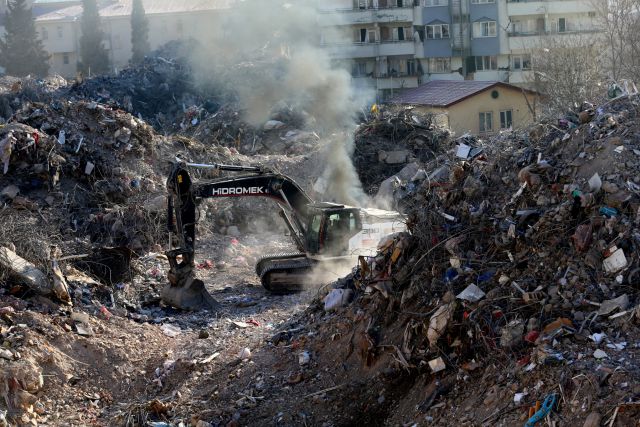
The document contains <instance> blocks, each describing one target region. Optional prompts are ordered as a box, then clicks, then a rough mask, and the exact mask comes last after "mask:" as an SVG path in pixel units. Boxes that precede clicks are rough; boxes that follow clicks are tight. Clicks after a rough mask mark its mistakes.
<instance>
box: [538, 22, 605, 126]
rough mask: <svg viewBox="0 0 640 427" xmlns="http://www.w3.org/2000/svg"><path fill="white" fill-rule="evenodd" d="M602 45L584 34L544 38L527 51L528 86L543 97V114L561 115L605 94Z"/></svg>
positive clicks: (596, 100)
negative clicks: (529, 68)
mask: <svg viewBox="0 0 640 427" xmlns="http://www.w3.org/2000/svg"><path fill="white" fill-rule="evenodd" d="M602 45H603V43H600V42H599V41H598V40H597V39H595V38H593V37H589V36H585V35H583V34H574V35H555V36H547V37H544V39H543V40H541V41H540V43H539V45H537V46H534V47H533V49H532V50H531V51H530V54H531V59H532V64H533V73H532V76H531V81H530V82H529V83H531V86H532V87H533V89H534V90H535V91H537V92H538V93H540V94H542V95H543V98H542V99H541V104H542V107H543V108H544V109H545V110H546V111H544V113H547V114H557V113H564V112H566V111H567V110H568V109H571V108H572V107H574V106H575V105H581V104H582V103H583V102H584V101H590V102H598V101H599V98H601V97H602V96H604V93H605V92H606V84H603V83H605V82H606V71H605V66H604V64H605V63H606V62H607V61H606V59H605V58H603V57H602V56H603V50H604V49H603V47H602Z"/></svg>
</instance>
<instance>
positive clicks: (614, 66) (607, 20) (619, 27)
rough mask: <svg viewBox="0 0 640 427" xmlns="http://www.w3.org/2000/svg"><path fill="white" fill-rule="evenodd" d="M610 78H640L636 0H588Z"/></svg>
mask: <svg viewBox="0 0 640 427" xmlns="http://www.w3.org/2000/svg"><path fill="white" fill-rule="evenodd" d="M591 4H592V6H593V7H594V8H595V9H596V14H597V21H598V24H599V28H600V29H601V31H602V34H603V36H604V38H605V40H606V55H607V57H608V67H607V71H608V72H609V76H610V77H611V78H612V79H613V80H614V81H619V80H620V79H631V80H635V81H638V79H640V0H607V1H604V0H591Z"/></svg>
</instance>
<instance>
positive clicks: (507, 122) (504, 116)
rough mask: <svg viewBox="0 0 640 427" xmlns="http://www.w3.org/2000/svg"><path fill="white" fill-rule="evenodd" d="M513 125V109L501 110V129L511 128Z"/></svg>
mask: <svg viewBox="0 0 640 427" xmlns="http://www.w3.org/2000/svg"><path fill="white" fill-rule="evenodd" d="M512 126H513V111H512V110H506V111H500V129H509V128H511V127H512Z"/></svg>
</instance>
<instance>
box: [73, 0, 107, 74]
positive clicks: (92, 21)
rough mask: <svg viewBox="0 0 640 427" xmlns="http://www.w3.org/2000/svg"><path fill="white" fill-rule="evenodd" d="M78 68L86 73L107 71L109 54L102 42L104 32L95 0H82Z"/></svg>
mask: <svg viewBox="0 0 640 427" xmlns="http://www.w3.org/2000/svg"><path fill="white" fill-rule="evenodd" d="M80 29H81V31H82V36H81V37H80V60H81V63H80V64H79V67H80V70H81V71H82V72H83V73H85V74H88V73H89V72H90V73H91V74H101V73H106V72H108V71H109V55H108V53H107V49H106V48H105V47H104V45H103V44H102V39H103V38H104V33H103V32H102V26H101V24H100V13H99V11H98V5H97V3H96V0H82V18H81V21H80Z"/></svg>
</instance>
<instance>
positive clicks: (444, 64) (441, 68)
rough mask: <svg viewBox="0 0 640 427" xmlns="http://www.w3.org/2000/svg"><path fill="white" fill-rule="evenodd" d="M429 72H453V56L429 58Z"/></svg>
mask: <svg viewBox="0 0 640 427" xmlns="http://www.w3.org/2000/svg"><path fill="white" fill-rule="evenodd" d="M428 66H429V73H432V74H433V73H449V72H451V58H448V57H443V58H429V63H428Z"/></svg>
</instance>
